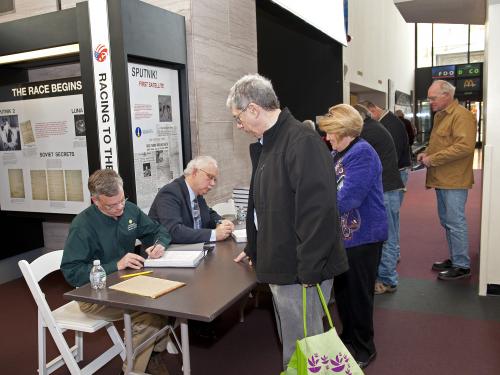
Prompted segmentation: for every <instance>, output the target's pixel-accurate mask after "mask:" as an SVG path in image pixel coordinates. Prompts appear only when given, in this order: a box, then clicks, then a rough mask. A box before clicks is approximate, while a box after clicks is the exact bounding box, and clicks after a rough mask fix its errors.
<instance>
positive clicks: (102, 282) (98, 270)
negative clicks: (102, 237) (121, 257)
mask: <svg viewBox="0 0 500 375" xmlns="http://www.w3.org/2000/svg"><path fill="white" fill-rule="evenodd" d="M90 286H91V287H92V289H104V288H106V271H104V268H102V266H101V261H100V260H99V259H96V260H94V266H93V267H92V269H91V270H90Z"/></svg>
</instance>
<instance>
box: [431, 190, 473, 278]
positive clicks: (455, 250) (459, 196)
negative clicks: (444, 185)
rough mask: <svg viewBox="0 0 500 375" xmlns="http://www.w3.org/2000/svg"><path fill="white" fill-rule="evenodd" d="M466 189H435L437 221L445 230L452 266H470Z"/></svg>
mask: <svg viewBox="0 0 500 375" xmlns="http://www.w3.org/2000/svg"><path fill="white" fill-rule="evenodd" d="M468 193H469V191H468V190H467V189H436V198H437V205H438V214H439V221H440V222H441V226H442V227H443V228H444V229H445V231H446V240H447V241H448V249H449V251H450V259H451V262H452V264H453V266H454V267H461V268H470V257H469V237H468V232H467V219H466V218H465V203H466V202H467V195H468Z"/></svg>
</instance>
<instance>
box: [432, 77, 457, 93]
mask: <svg viewBox="0 0 500 375" xmlns="http://www.w3.org/2000/svg"><path fill="white" fill-rule="evenodd" d="M431 86H437V87H439V90H440V91H441V94H450V96H451V97H452V98H453V97H454V96H455V86H453V85H452V84H451V83H450V82H448V81H445V80H442V79H438V80H436V81H434V82H432V85H431Z"/></svg>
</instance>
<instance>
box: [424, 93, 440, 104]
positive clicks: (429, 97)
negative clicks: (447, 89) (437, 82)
mask: <svg viewBox="0 0 500 375" xmlns="http://www.w3.org/2000/svg"><path fill="white" fill-rule="evenodd" d="M443 95H444V94H438V95H436V96H428V97H427V100H428V101H429V102H435V101H436V100H437V99H438V98H439V97H440V96H443Z"/></svg>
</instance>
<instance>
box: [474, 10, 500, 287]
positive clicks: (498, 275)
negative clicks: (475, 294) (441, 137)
mask: <svg viewBox="0 0 500 375" xmlns="http://www.w3.org/2000/svg"><path fill="white" fill-rule="evenodd" d="M487 12H488V19H487V23H486V57H485V61H486V63H485V75H484V81H485V91H484V93H485V98H486V100H485V114H486V115H485V146H484V164H483V165H484V167H483V200H482V211H481V215H482V216H481V251H480V254H481V259H480V262H481V266H480V275H479V294H481V295H485V294H486V286H487V284H500V271H499V267H498V266H499V265H500V247H499V246H498V244H499V243H500V231H499V230H498V223H499V222H500V209H499V207H500V195H499V194H498V192H499V191H500V172H499V169H498V166H499V165H500V127H499V126H498V119H499V118H500V106H499V105H498V103H500V91H499V90H498V87H500V64H498V62H499V61H500V0H489V1H488V10H487ZM495 166H496V168H495Z"/></svg>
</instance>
